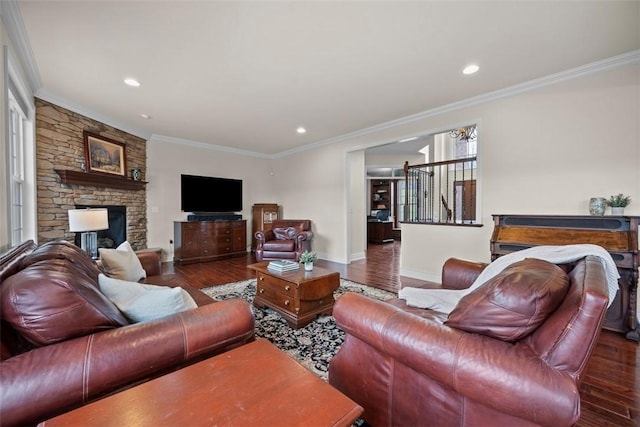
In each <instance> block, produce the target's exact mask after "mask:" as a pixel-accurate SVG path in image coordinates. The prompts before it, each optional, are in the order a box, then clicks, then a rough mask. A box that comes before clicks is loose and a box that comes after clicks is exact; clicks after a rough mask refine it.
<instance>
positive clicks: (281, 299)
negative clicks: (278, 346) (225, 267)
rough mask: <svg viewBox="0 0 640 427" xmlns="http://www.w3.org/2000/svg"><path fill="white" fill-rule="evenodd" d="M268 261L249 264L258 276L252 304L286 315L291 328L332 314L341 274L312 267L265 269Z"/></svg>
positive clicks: (299, 326)
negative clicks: (292, 269)
mask: <svg viewBox="0 0 640 427" xmlns="http://www.w3.org/2000/svg"><path fill="white" fill-rule="evenodd" d="M267 265H269V261H264V262H259V263H256V264H251V265H250V266H249V267H248V268H250V269H252V270H255V272H256V278H257V289H256V297H255V298H254V300H253V305H255V306H256V307H269V308H272V309H273V310H275V311H277V312H278V313H280V314H281V315H282V317H284V318H285V320H286V321H287V323H288V324H289V325H290V326H291V327H292V328H294V329H297V328H301V327H303V326H304V325H306V324H307V323H309V322H311V321H312V320H314V319H315V318H316V317H317V316H319V315H320V314H331V312H332V311H333V304H334V303H335V298H334V297H333V292H334V291H335V290H336V289H338V287H340V273H337V272H335V271H330V270H326V269H324V268H320V267H314V268H313V270H312V271H305V269H304V268H303V267H302V266H301V267H300V268H299V269H298V270H294V271H287V272H284V273H276V272H273V271H271V270H269V269H268V268H267Z"/></svg>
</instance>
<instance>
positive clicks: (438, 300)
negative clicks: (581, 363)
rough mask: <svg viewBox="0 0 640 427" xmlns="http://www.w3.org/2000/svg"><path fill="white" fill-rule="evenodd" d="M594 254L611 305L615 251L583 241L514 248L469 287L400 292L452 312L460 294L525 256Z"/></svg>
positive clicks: (558, 258) (557, 258) (417, 303)
mask: <svg viewBox="0 0 640 427" xmlns="http://www.w3.org/2000/svg"><path fill="white" fill-rule="evenodd" d="M587 255H592V256H595V257H597V258H598V259H600V262H601V263H602V266H603V267H604V270H605V274H606V277H607V287H608V290H609V305H611V303H612V302H613V300H614V298H615V297H616V293H617V292H618V279H619V278H620V274H619V273H618V268H617V267H616V264H615V262H614V261H613V258H611V254H609V252H607V251H606V250H605V249H604V248H602V247H601V246H598V245H590V244H580V245H565V246H535V247H532V248H529V249H523V250H521V251H516V252H511V253H509V254H507V255H504V256H501V257H500V258H498V259H496V260H495V261H493V262H492V263H491V264H489V265H488V266H487V267H486V268H485V269H484V270H483V271H482V272H481V273H480V275H479V276H478V277H477V278H476V280H475V281H474V282H473V284H471V286H469V288H468V289H460V290H457V289H420V288H402V289H401V290H400V292H398V297H399V298H400V299H403V300H406V301H407V305H410V306H413V307H420V308H430V309H432V310H437V311H440V312H443V313H450V312H451V311H452V310H453V309H454V308H455V306H456V305H457V304H458V301H460V298H462V297H463V296H465V295H466V294H468V293H469V292H471V291H473V290H474V289H476V288H477V287H479V286H480V285H482V284H483V283H485V282H486V281H487V280H489V279H491V278H492V277H494V276H496V275H497V274H498V273H500V272H501V271H502V270H504V269H505V268H506V267H508V266H509V265H511V264H513V263H514V262H518V261H522V260H523V259H525V258H537V259H541V260H544V261H549V262H552V263H554V264H563V263H567V262H572V261H576V260H579V259H581V258H584V257H586V256H587Z"/></svg>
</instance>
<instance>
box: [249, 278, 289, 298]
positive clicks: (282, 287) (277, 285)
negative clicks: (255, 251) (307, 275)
mask: <svg viewBox="0 0 640 427" xmlns="http://www.w3.org/2000/svg"><path fill="white" fill-rule="evenodd" d="M261 288H262V289H265V290H266V289H268V290H269V291H270V292H277V293H282V294H285V295H288V296H290V297H291V298H295V296H296V292H297V290H298V288H297V286H296V285H295V284H293V283H291V282H287V281H286V280H283V279H280V278H278V277H273V276H268V275H266V274H262V273H260V274H258V292H260V289H261Z"/></svg>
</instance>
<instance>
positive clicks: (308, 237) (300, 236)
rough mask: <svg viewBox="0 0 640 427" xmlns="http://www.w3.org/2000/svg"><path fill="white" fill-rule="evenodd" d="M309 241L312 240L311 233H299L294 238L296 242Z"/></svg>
mask: <svg viewBox="0 0 640 427" xmlns="http://www.w3.org/2000/svg"><path fill="white" fill-rule="evenodd" d="M311 239H313V232H312V231H299V232H297V233H296V236H295V240H297V241H298V242H303V241H305V240H311Z"/></svg>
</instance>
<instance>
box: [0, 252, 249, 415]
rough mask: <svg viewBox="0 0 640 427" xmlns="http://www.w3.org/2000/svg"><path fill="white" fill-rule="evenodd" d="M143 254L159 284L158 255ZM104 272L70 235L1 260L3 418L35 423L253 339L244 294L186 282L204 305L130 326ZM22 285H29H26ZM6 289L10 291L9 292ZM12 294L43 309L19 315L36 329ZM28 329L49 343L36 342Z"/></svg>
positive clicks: (0, 396)
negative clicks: (104, 290)
mask: <svg viewBox="0 0 640 427" xmlns="http://www.w3.org/2000/svg"><path fill="white" fill-rule="evenodd" d="M140 258H141V261H142V265H143V267H144V268H146V270H147V274H148V276H149V279H151V280H148V281H150V282H154V280H153V279H157V277H155V278H154V277H153V274H157V273H159V272H160V270H159V269H160V261H159V257H158V256H157V255H156V254H153V253H144V254H141V255H140ZM99 273H100V270H99V269H98V267H97V265H96V263H95V262H93V261H92V260H91V258H90V257H89V256H87V255H86V254H85V253H84V252H83V251H81V250H80V249H78V248H76V247H75V246H74V245H72V244H70V243H67V242H63V241H57V242H50V243H47V244H44V245H42V246H40V247H36V245H35V244H34V243H33V242H27V243H25V244H22V245H20V246H18V247H16V248H14V249H13V250H11V251H10V252H8V253H6V254H5V255H3V256H2V257H1V258H0V295H1V296H2V313H1V314H2V335H1V342H0V345H1V350H2V353H1V355H2V362H1V365H0V366H1V367H0V384H1V386H0V424H2V426H14V425H20V426H24V425H34V424H36V423H38V422H40V421H43V420H45V419H47V418H50V417H52V416H54V415H57V414H59V413H62V412H66V411H69V410H71V409H73V408H76V407H79V406H82V405H84V404H86V403H88V402H91V401H94V400H96V399H99V398H101V397H103V396H105V395H107V394H110V393H114V392H117V391H120V390H123V389H126V388H129V387H131V386H133V385H136V384H139V383H141V382H144V381H146V380H149V379H151V378H153V377H157V376H159V375H162V374H164V373H166V372H169V371H172V370H175V369H178V368H180V367H183V366H185V365H188V364H191V363H193V362H195V361H198V360H202V359H204V358H208V357H210V356H213V355H215V354H219V353H222V352H224V351H226V350H228V349H231V348H234V347H237V346H240V345H243V344H245V343H247V342H250V341H252V340H253V339H254V317H253V315H252V312H251V309H250V307H249V305H248V303H247V302H246V301H244V300H240V299H237V300H228V301H220V302H216V301H214V300H213V299H211V298H209V297H208V296H207V295H205V294H204V293H202V292H200V291H199V290H197V289H195V288H191V287H189V286H186V285H184V286H182V287H183V288H184V289H185V290H187V292H189V294H190V295H192V296H193V297H194V301H195V302H196V304H197V305H198V307H197V308H195V309H191V310H188V311H183V312H180V313H177V314H172V315H169V316H167V317H162V318H159V319H156V320H152V321H148V322H142V323H136V324H129V322H128V321H127V319H126V318H123V316H122V315H121V313H120V312H119V311H118V309H117V308H116V307H115V305H112V304H111V303H110V301H109V300H108V299H106V298H105V297H103V296H101V295H100V292H99V287H98V284H97V279H98V274H99ZM155 281H156V282H157V280H155ZM22 284H25V285H28V286H29V287H30V288H29V289H27V290H26V291H24V292H23V291H21V286H22ZM34 287H35V288H34ZM8 288H10V289H12V290H11V292H9V291H7V292H4V291H5V290H7V289H8ZM25 289H26V288H25ZM33 289H37V291H38V292H39V293H40V294H39V296H37V295H36V296H34V292H33ZM65 290H67V291H68V292H67V293H65V292H64V291H65ZM7 294H10V295H7ZM7 298H8V300H7ZM14 299H15V300H20V301H19V303H20V304H21V307H24V306H25V305H27V306H30V307H27V311H30V312H31V313H36V314H35V315H31V316H28V317H25V318H24V319H21V321H23V323H25V324H28V327H29V329H30V332H29V334H28V335H25V334H24V333H20V332H19V331H18V329H20V328H14V327H12V325H14V324H15V323H10V321H14V322H15V321H16V319H10V318H9V317H10V316H11V315H12V314H11V313H10V311H11V310H9V309H8V308H7V307H8V306H7V305H6V304H12V303H13V302H14V301H13V300H14ZM17 303H18V301H16V304H17ZM92 310H93V311H92ZM54 312H55V313H54ZM39 313H41V315H40V314H39ZM65 316H66V318H65ZM97 316H102V319H104V321H103V322H102V324H101V325H99V326H98V327H93V328H89V327H88V326H86V325H88V324H89V323H91V322H95V320H96V317H97ZM47 318H49V320H47ZM56 322H59V323H56ZM69 323H70V324H69ZM61 324H66V325H68V329H69V330H71V329H73V330H74V331H73V333H71V332H69V331H68V330H58V329H64V328H63V327H62V326H59V325H61ZM22 326H23V325H20V327H22ZM65 334H67V335H72V336H70V337H68V338H67V337H65ZM28 337H31V338H32V337H36V338H38V339H42V340H44V341H49V343H45V344H42V342H38V343H35V344H34V342H33V341H34V340H33V339H28ZM167 393H171V390H167Z"/></svg>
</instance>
